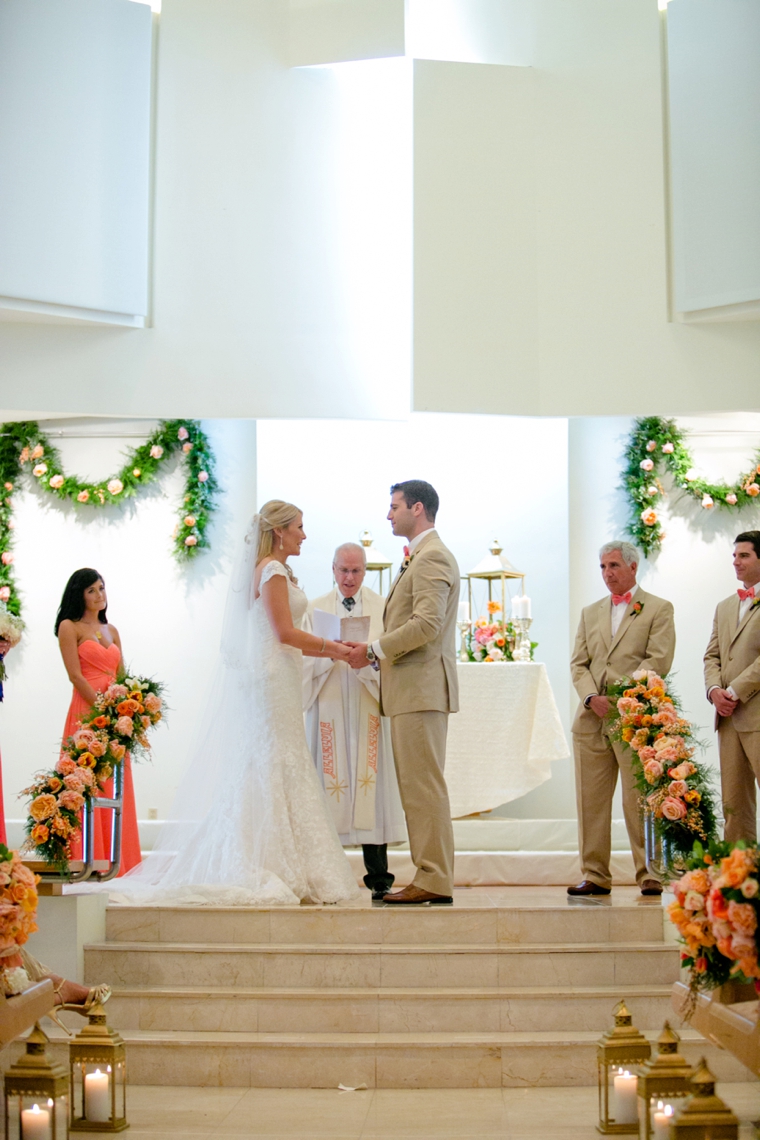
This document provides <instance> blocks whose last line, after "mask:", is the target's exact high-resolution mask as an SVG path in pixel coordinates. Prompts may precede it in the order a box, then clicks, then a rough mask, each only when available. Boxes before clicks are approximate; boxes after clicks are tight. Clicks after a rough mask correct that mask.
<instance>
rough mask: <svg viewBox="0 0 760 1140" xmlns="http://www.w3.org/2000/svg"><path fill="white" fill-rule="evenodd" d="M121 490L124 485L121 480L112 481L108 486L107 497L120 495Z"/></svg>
mask: <svg viewBox="0 0 760 1140" xmlns="http://www.w3.org/2000/svg"><path fill="white" fill-rule="evenodd" d="M123 490H124V484H123V483H122V481H121V479H112V480H111V482H110V483H109V484H108V493H109V495H120V494H121V492H122V491H123Z"/></svg>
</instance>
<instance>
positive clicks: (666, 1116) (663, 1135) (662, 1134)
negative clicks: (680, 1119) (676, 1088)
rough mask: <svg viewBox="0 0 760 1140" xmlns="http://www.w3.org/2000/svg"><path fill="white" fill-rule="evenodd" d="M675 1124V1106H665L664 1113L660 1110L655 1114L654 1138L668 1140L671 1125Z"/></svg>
mask: <svg viewBox="0 0 760 1140" xmlns="http://www.w3.org/2000/svg"><path fill="white" fill-rule="evenodd" d="M672 1122H673V1106H672V1104H665V1105H663V1108H662V1112H660V1110H659V1108H658V1109H657V1111H656V1112H655V1114H654V1137H655V1140H668V1138H669V1136H670V1125H671V1124H672Z"/></svg>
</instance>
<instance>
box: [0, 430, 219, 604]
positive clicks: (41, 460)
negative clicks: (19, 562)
mask: <svg viewBox="0 0 760 1140" xmlns="http://www.w3.org/2000/svg"><path fill="white" fill-rule="evenodd" d="M177 453H179V455H180V456H181V458H182V461H183V463H184V466H185V475H186V479H185V493H184V496H183V498H182V502H181V504H180V506H179V512H178V513H179V522H178V524H177V527H176V528H175V532H174V535H173V543H174V554H175V556H176V557H177V558H178V559H179V560H180V561H187V560H188V559H190V558H193V557H194V556H195V555H196V554H197V553H198V551H199V550H201V549H203V548H204V547H208V546H209V540H208V536H207V529H208V524H209V521H210V519H211V515H212V514H213V511H214V508H215V496H216V493H217V491H218V489H219V486H218V483H217V481H216V478H215V475H214V468H215V459H214V453H213V451H212V448H211V444H210V443H209V440H208V436H207V435H206V433H205V432H204V431H203V430H202V428H201V426H200V424H199V423H198V421H197V420H162V421H161V422H160V423H159V425H158V427H157V428H156V430H155V431H154V432H153V434H152V435H151V436H150V438H149V439H147V440H146V442H145V443H143V444H141V445H140V447H134V448H130V450H129V451H128V452H127V455H126V459H125V461H124V465H123V466H122V468H121V470H120V471H119V472H117V474H115V475H112V476H111V477H110V478H108V479H103V480H100V481H98V482H96V483H89V482H83V481H82V480H81V479H79V478H78V477H77V476H76V475H66V474H65V472H64V470H63V465H62V462H61V456H60V454H59V452H58V450H57V448H56V447H55V446H54V445H53V444H52V443H51V442H50V439H49V438H48V437H47V436H46V435H45V433H44V432H43V431H42V429H41V428H40V425H39V424H38V423H36V422H35V421H34V420H27V421H24V422H20V423H6V424H3V425H2V427H0V488H2V490H0V494H2V495H3V497H2V498H1V499H0V602H5V604H6V606H7V607H8V610H9V611H10V612H11V613H13V614H16V615H18V614H20V613H21V600H20V598H19V594H18V589H17V586H16V580H15V575H14V570H13V564H14V556H13V539H14V529H15V522H14V519H13V492H14V491H15V490H16V489H17V485H18V480H19V477H20V476H21V475H23V474H24V473H25V472H27V471H29V472H30V473H31V476H32V479H33V480H34V481H35V482H36V483H37V486H39V487H41V488H42V489H43V490H45V491H47V492H48V493H49V494H50V495H53V496H55V497H56V498H57V499H60V500H62V501H68V502H71V503H74V504H75V505H76V506H77V507H82V508H84V509H89V508H90V507H105V506H108V505H111V504H118V503H121V502H123V500H124V499H129V498H133V497H134V496H135V495H136V494H137V493H138V492H139V491H140V490H141V489H142V488H143V487H146V486H148V485H149V484H150V483H154V482H155V480H156V479H157V477H158V475H159V474H160V473H161V471H162V469H163V468H164V467H165V466H166V464H167V462H168V461H169V460H170V459H171V458H172V457H173V456H174V455H175V454H177Z"/></svg>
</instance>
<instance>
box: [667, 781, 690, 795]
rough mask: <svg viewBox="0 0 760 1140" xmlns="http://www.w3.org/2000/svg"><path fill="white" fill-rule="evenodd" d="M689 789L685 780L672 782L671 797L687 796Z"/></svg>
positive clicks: (669, 792) (669, 790) (669, 791)
mask: <svg viewBox="0 0 760 1140" xmlns="http://www.w3.org/2000/svg"><path fill="white" fill-rule="evenodd" d="M688 790H689V788H688V785H687V783H686V781H685V780H671V782H670V784H669V785H668V795H669V796H685V795H686V793H687V792H688Z"/></svg>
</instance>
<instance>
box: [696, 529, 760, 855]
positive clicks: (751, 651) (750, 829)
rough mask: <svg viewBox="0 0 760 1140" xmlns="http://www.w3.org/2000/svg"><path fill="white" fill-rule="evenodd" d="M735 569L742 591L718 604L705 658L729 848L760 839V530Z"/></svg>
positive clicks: (744, 539)
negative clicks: (759, 830)
mask: <svg viewBox="0 0 760 1140" xmlns="http://www.w3.org/2000/svg"><path fill="white" fill-rule="evenodd" d="M734 570H735V572H736V577H737V579H738V580H739V581H740V582H741V583H742V589H739V590H737V592H736V594H732V595H731V597H730V598H726V599H725V600H724V601H722V602H719V603H718V608H717V609H716V611H715V619H714V621H713V630H712V637H711V638H710V644H709V645H708V646H707V652H706V653H705V685H706V687H707V699H708V700H709V701H710V703H711V704H712V705H713V706H714V707H715V727H716V729H717V730H718V750H719V752H720V782H721V792H722V796H723V814H724V817H725V838H726V839H727V840H728V842H729V843H736V842H737V841H738V840H740V839H745V840H747V841H748V842H754V841H755V840H756V839H757V792H756V784H757V781H759V780H760V696H758V693H760V616H758V613H759V612H760V530H747V531H744V532H742V534H738V535H737V536H736V540H735V542H734Z"/></svg>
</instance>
